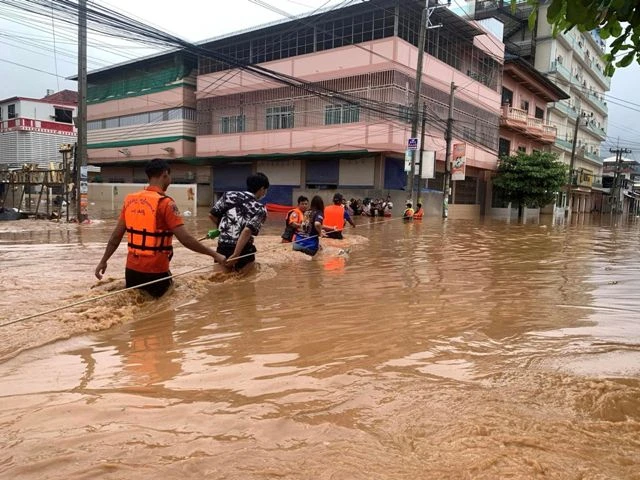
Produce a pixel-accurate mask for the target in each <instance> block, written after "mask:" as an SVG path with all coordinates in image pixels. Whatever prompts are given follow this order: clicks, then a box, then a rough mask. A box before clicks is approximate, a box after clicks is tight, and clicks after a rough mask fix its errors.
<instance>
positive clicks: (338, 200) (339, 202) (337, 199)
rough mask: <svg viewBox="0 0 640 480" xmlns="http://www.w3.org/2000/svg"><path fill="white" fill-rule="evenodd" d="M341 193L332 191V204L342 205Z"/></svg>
mask: <svg viewBox="0 0 640 480" xmlns="http://www.w3.org/2000/svg"><path fill="white" fill-rule="evenodd" d="M342 199H343V197H342V194H341V193H334V194H333V204H334V205H342Z"/></svg>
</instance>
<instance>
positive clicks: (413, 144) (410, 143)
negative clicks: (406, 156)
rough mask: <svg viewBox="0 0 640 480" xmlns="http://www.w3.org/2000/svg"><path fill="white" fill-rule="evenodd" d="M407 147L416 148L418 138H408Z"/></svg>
mask: <svg viewBox="0 0 640 480" xmlns="http://www.w3.org/2000/svg"><path fill="white" fill-rule="evenodd" d="M407 149H408V150H417V149H418V139H417V138H413V137H412V138H410V139H409V140H407Z"/></svg>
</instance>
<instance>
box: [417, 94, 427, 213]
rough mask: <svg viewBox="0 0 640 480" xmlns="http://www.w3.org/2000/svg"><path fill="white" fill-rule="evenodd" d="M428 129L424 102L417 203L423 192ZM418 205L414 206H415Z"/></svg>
mask: <svg viewBox="0 0 640 480" xmlns="http://www.w3.org/2000/svg"><path fill="white" fill-rule="evenodd" d="M426 128H427V102H422V125H421V129H420V132H421V133H420V163H419V164H418V188H417V190H418V194H417V201H420V192H421V191H422V169H423V168H424V142H425V138H426V132H425V130H426ZM415 205H417V204H414V206H415Z"/></svg>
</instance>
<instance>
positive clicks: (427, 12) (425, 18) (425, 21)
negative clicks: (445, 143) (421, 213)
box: [408, 0, 451, 206]
mask: <svg viewBox="0 0 640 480" xmlns="http://www.w3.org/2000/svg"><path fill="white" fill-rule="evenodd" d="M431 1H433V0H425V5H424V8H423V9H422V17H421V18H420V31H419V32H418V65H417V66H416V88H415V95H414V97H413V108H412V110H411V112H412V114H411V138H417V135H418V117H419V114H418V113H419V110H420V93H421V90H422V67H423V65H422V64H423V63H424V47H425V41H426V38H427V30H428V29H430V28H438V27H440V26H441V25H431V13H432V12H433V11H434V10H435V9H436V8H440V7H445V6H446V5H438V1H439V0H435V5H434V6H433V7H430V6H429V3H430V2H431ZM447 2H448V3H447V5H450V4H451V0H447ZM423 110H424V109H423ZM423 119H424V115H423ZM423 121H424V120H423ZM422 140H423V141H424V136H423V139H422ZM420 149H421V151H422V146H421V147H420ZM416 155H417V150H412V151H411V171H410V172H409V182H408V184H409V191H410V195H411V201H412V203H413V205H414V206H415V204H416V198H415V188H414V184H415V175H416ZM419 185H420V180H419V179H418V191H419V190H420V187H419Z"/></svg>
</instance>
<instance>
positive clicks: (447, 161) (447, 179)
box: [442, 82, 457, 218]
mask: <svg viewBox="0 0 640 480" xmlns="http://www.w3.org/2000/svg"><path fill="white" fill-rule="evenodd" d="M456 88H457V87H456V84H455V83H453V82H451V92H450V93H449V116H448V117H447V131H446V132H445V134H444V139H445V141H446V142H447V147H446V150H445V156H444V186H443V196H442V218H447V217H448V216H449V194H450V192H449V191H450V190H451V140H452V139H453V100H454V98H455V97H454V95H453V94H454V92H455V90H456Z"/></svg>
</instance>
